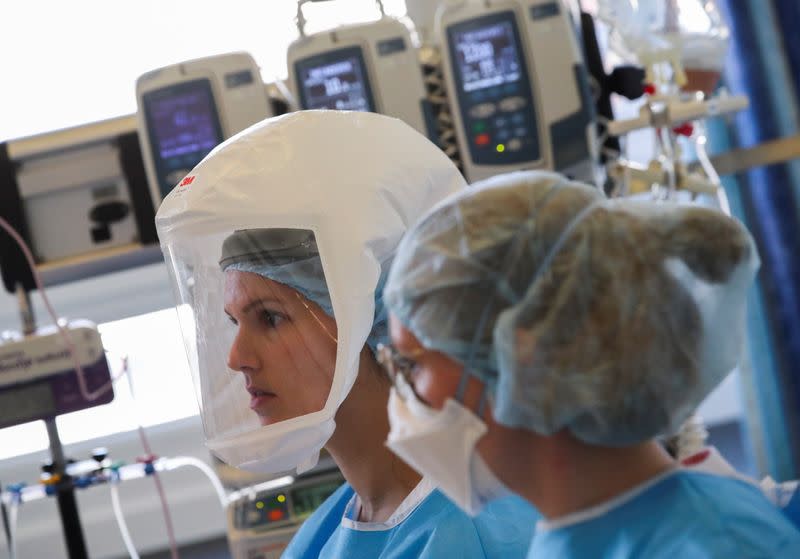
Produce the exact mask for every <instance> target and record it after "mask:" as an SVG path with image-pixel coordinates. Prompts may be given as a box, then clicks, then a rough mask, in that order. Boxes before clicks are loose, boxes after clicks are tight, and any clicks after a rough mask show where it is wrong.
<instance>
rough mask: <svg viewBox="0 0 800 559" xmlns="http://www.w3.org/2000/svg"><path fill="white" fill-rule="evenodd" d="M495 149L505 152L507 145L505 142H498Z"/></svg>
mask: <svg viewBox="0 0 800 559" xmlns="http://www.w3.org/2000/svg"><path fill="white" fill-rule="evenodd" d="M495 149H496V150H497V153H503V152H504V151H505V150H506V145H505V144H497V147H496V148H495Z"/></svg>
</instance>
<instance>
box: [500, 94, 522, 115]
mask: <svg viewBox="0 0 800 559" xmlns="http://www.w3.org/2000/svg"><path fill="white" fill-rule="evenodd" d="M527 104H528V100H527V99H525V98H524V97H522V96H521V95H515V96H514V97H506V98H505V99H503V100H502V101H500V110H501V111H503V112H504V113H513V112H514V111H518V110H520V109H521V108H523V107H524V106H525V105H527Z"/></svg>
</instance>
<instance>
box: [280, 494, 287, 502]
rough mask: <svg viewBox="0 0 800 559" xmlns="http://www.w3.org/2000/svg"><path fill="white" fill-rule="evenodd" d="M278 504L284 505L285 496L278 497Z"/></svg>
mask: <svg viewBox="0 0 800 559" xmlns="http://www.w3.org/2000/svg"><path fill="white" fill-rule="evenodd" d="M278 502H279V503H285V502H286V495H278Z"/></svg>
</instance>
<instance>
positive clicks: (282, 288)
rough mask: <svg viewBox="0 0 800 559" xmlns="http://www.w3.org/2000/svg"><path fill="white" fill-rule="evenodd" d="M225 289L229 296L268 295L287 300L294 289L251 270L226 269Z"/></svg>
mask: <svg viewBox="0 0 800 559" xmlns="http://www.w3.org/2000/svg"><path fill="white" fill-rule="evenodd" d="M225 291H226V292H228V294H229V295H230V296H235V297H242V298H251V297H254V296H263V295H270V296H272V297H275V298H278V299H281V300H288V299H289V298H290V297H291V295H292V293H293V292H294V289H292V288H291V287H288V286H286V285H283V284H282V283H278V282H276V281H273V280H271V279H269V278H266V277H264V276H261V275H259V274H256V273H253V272H242V271H239V270H227V271H226V272H225Z"/></svg>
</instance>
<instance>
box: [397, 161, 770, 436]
mask: <svg viewBox="0 0 800 559" xmlns="http://www.w3.org/2000/svg"><path fill="white" fill-rule="evenodd" d="M757 268H758V256H757V253H756V250H755V246H754V244H753V241H752V238H751V236H750V235H749V233H748V232H747V230H746V229H745V228H744V227H743V226H742V225H741V224H740V223H738V222H737V221H735V220H733V219H731V218H729V217H727V216H725V215H723V214H722V213H720V212H718V211H716V210H713V209H708V208H701V207H697V206H681V205H678V204H673V203H656V202H647V201H633V200H627V199H619V200H608V199H606V197H605V196H604V195H603V194H602V193H601V192H600V191H598V190H597V189H595V188H593V187H590V186H587V185H583V184H580V183H576V182H571V181H569V180H567V179H565V178H563V177H561V176H559V175H556V174H553V173H544V172H522V173H514V174H509V175H504V176H500V177H496V178H494V179H490V180H488V181H485V182H482V183H477V184H475V185H473V187H472V188H471V189H470V190H469V191H467V192H465V193H461V194H458V195H455V196H451V197H450V198H449V199H447V200H445V201H444V202H443V203H441V204H440V205H439V206H438V207H437V208H436V209H435V210H433V211H432V212H431V213H429V214H428V215H427V216H426V217H425V218H423V219H422V220H421V221H420V222H419V223H418V224H417V225H416V226H415V227H414V228H413V229H411V230H410V231H409V232H408V234H407V235H406V237H405V238H404V240H403V241H402V243H401V245H400V247H399V249H398V253H397V255H396V257H395V262H394V264H393V266H392V270H391V272H390V275H389V279H388V282H387V285H386V289H385V298H386V303H387V306H388V307H389V309H390V311H391V312H392V313H393V314H395V315H396V316H397V317H398V319H399V320H400V321H401V322H402V323H403V324H404V325H405V327H406V328H408V329H409V330H410V331H411V332H412V333H413V334H414V335H415V336H416V337H417V338H418V339H419V340H420V342H421V343H422V344H423V345H424V346H426V347H427V348H428V349H431V350H436V351H441V352H443V353H445V354H448V355H450V356H451V357H453V358H454V359H456V360H458V361H460V362H461V363H462V364H463V365H464V366H465V371H466V372H467V373H468V374H470V375H473V376H475V377H477V378H479V379H481V380H482V381H484V382H485V383H486V385H487V387H488V389H489V391H490V393H491V394H492V395H493V410H492V411H493V414H494V417H495V419H496V420H497V421H499V422H500V423H503V424H505V425H507V426H511V427H524V428H527V429H531V430H533V431H536V432H538V433H540V434H545V435H550V434H553V433H555V432H558V431H560V430H563V429H567V430H569V431H570V432H572V433H573V435H575V436H576V437H577V438H579V439H581V440H583V441H585V442H588V443H591V444H598V445H606V446H625V445H630V444H635V443H637V442H641V441H644V440H647V439H650V438H653V437H655V436H657V435H660V434H667V433H671V432H674V431H675V430H677V428H678V426H679V425H680V424H681V423H682V422H683V421H684V420H685V419H686V418H687V417H688V416H689V414H690V413H691V412H692V411H693V410H694V409H695V408H696V407H697V405H699V403H700V402H701V401H702V400H703V399H704V398H705V397H706V396H707V395H708V394H709V393H710V391H711V390H712V389H713V388H714V387H715V386H716V385H717V384H718V383H719V382H720V381H721V380H722V379H723V378H724V377H725V376H726V375H727V374H728V373H729V372H730V371H731V370H732V369H733V368H734V367H735V365H736V363H737V360H738V355H739V351H740V348H741V346H742V344H743V336H744V312H745V299H746V296H745V295H746V290H747V288H748V287H749V285H750V284H751V282H752V279H753V276H754V274H755V271H756V269H757Z"/></svg>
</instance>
